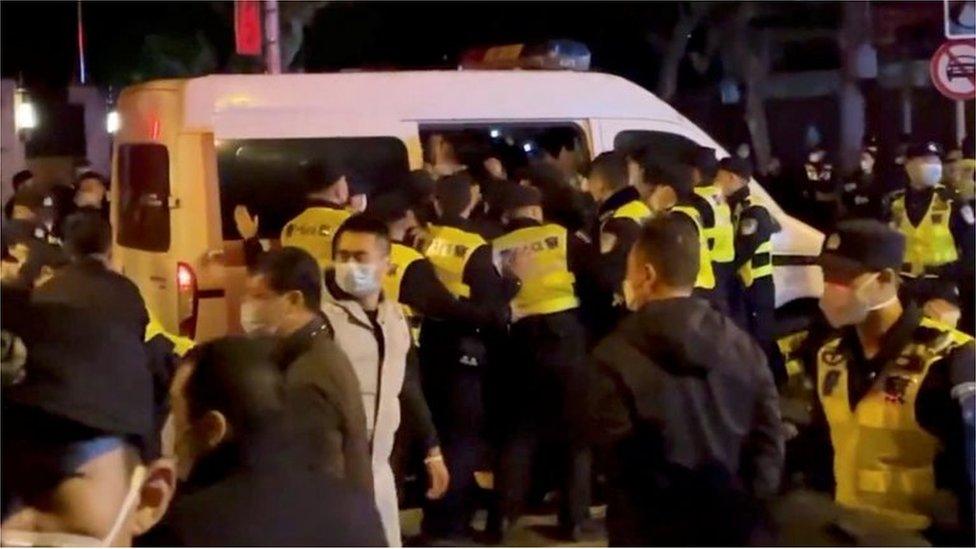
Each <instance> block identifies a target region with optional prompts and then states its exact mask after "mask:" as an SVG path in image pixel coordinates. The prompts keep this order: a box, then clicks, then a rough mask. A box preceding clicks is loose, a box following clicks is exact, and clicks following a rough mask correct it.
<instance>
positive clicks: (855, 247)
mask: <svg viewBox="0 0 976 549" xmlns="http://www.w3.org/2000/svg"><path fill="white" fill-rule="evenodd" d="M904 257H905V236H904V235H902V234H901V233H900V232H898V231H896V230H895V229H892V228H891V227H889V226H887V225H885V224H884V223H881V222H880V221H875V220H873V219H853V220H850V221H842V222H840V223H838V224H837V229H836V230H835V231H834V232H833V233H832V234H830V235H828V236H827V238H826V239H825V240H824V247H823V252H822V253H821V254H820V260H819V263H820V264H821V265H822V266H824V267H827V268H830V269H833V270H839V271H842V272H844V273H846V274H849V275H852V276H853V275H857V274H860V273H865V272H878V271H883V270H885V269H896V270H897V269H900V268H901V265H902V262H903V261H904Z"/></svg>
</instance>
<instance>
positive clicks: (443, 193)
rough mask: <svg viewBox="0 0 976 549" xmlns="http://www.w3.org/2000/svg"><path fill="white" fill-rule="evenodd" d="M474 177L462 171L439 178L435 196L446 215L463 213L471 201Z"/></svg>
mask: <svg viewBox="0 0 976 549" xmlns="http://www.w3.org/2000/svg"><path fill="white" fill-rule="evenodd" d="M474 186H475V182H474V179H473V178H472V177H471V174H469V173H467V172H460V173H456V174H454V175H449V176H447V177H442V178H441V179H438V180H437V188H436V189H435V191H434V193H435V197H436V199H437V203H438V204H440V207H441V212H442V214H443V215H446V216H457V215H461V213H462V212H464V210H465V209H466V208H467V207H468V205H469V204H470V203H471V196H472V194H471V193H472V190H473V188H474Z"/></svg>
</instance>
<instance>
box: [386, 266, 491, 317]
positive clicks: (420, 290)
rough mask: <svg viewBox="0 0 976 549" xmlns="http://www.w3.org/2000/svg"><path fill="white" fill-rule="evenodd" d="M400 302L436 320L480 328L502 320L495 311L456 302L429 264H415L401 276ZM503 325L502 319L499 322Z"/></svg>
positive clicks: (460, 301) (468, 302) (463, 301)
mask: <svg viewBox="0 0 976 549" xmlns="http://www.w3.org/2000/svg"><path fill="white" fill-rule="evenodd" d="M400 302H401V303H403V304H404V305H407V306H409V307H411V308H412V309H414V310H416V311H417V312H418V313H420V314H422V315H424V316H426V317H429V318H436V319H439V320H457V321H460V322H464V323H468V324H473V325H478V326H483V325H486V324H491V323H494V322H498V319H499V318H502V317H504V315H503V314H502V311H499V310H498V309H497V308H495V307H485V306H480V305H478V304H477V303H476V302H471V301H466V300H461V299H457V298H455V297H454V295H452V294H451V292H450V291H448V289H447V288H446V287H444V284H443V283H442V282H441V281H440V279H439V278H437V274H436V273H435V272H434V267H433V266H432V265H431V264H430V261H428V260H426V259H424V260H421V261H414V262H413V263H411V264H410V266H409V267H407V270H406V272H405V273H403V281H402V282H401V283H400ZM501 322H502V323H504V319H503V320H502V321H501Z"/></svg>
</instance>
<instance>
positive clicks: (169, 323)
mask: <svg viewBox="0 0 976 549" xmlns="http://www.w3.org/2000/svg"><path fill="white" fill-rule="evenodd" d="M119 113H120V116H121V119H122V128H121V130H120V132H119V134H118V135H117V143H116V153H117V152H118V145H120V144H125V143H134V142H141V141H148V142H159V143H162V144H165V145H166V146H167V148H168V150H169V151H170V162H171V168H170V172H171V174H170V188H171V194H172V197H173V199H174V204H173V205H174V208H173V209H172V210H171V224H172V227H171V233H172V241H171V245H170V248H169V250H168V251H167V252H164V253H156V252H145V251H141V250H136V249H131V248H121V249H119V252H118V253H119V257H118V260H119V262H120V263H121V264H122V265H123V267H124V269H125V272H126V274H127V275H128V276H130V277H132V278H133V280H135V281H136V283H137V284H139V287H140V289H142V290H143V293H144V296H145V297H146V301H147V306H149V307H150V308H151V309H152V311H153V313H154V314H155V315H156V316H158V317H159V319H160V321H161V322H162V323H163V324H164V326H166V328H167V329H169V330H176V329H177V324H178V318H177V316H178V314H177V306H176V303H177V299H176V295H175V290H176V289H175V280H176V279H175V276H176V264H177V263H178V262H183V263H186V264H187V265H189V266H190V267H191V268H192V269H193V270H194V272H195V274H196V276H197V283H198V287H199V290H200V294H201V298H200V300H199V308H198V322H197V333H196V336H197V339H207V338H210V337H216V336H219V335H222V334H225V333H228V332H236V331H239V330H240V326H239V303H240V299H241V296H242V295H243V289H244V275H245V269H244V266H243V262H242V253H241V246H240V241H239V240H224V237H223V231H222V222H223V221H222V219H221V215H222V214H221V212H222V209H221V196H220V195H221V189H220V181H219V174H218V169H217V156H218V153H217V150H218V147H219V146H220V143H221V142H222V141H223V140H244V139H248V140H249V139H255V140H260V139H269V140H270V139H293V138H294V139H302V138H306V139H317V138H353V137H396V138H398V139H399V140H400V141H402V142H403V144H404V145H405V147H406V150H407V156H408V161H409V165H410V168H411V169H417V168H420V167H422V165H423V151H422V144H421V143H420V128H421V127H422V126H428V127H429V126H438V125H443V126H446V127H463V126H465V125H466V124H467V125H481V126H483V125H486V124H491V123H498V124H506V125H519V124H526V125H533V124H550V123H555V124H564V123H573V124H576V125H577V126H579V127H580V128H581V130H582V133H583V135H584V136H585V138H586V140H587V142H588V144H589V151H590V154H591V155H592V156H595V155H597V154H600V153H601V152H604V151H607V150H611V149H613V148H614V140H615V139H616V137H617V136H618V134H620V132H623V131H627V130H648V131H653V132H664V133H669V134H674V135H678V136H681V137H684V138H686V139H688V140H691V141H693V142H695V143H698V144H701V145H706V146H710V147H714V148H715V149H716V150H717V151H719V156H726V155H727V154H728V153H727V152H726V151H724V150H723V149H722V148H721V147H720V146H718V144H717V143H715V142H714V140H712V139H711V138H710V137H709V136H708V135H707V134H705V133H704V132H703V131H702V130H701V129H699V128H698V127H696V126H695V125H694V124H693V123H691V122H690V121H688V120H687V119H686V118H685V117H683V116H682V115H681V114H680V113H678V112H677V111H676V110H674V109H673V108H672V107H671V106H670V105H668V104H667V103H665V102H663V101H661V100H659V99H658V98H657V97H655V96H654V95H653V94H651V93H649V92H648V91H646V90H644V89H643V88H641V87H639V86H637V85H636V84H633V83H631V82H629V81H627V80H624V79H623V78H620V77H616V76H612V75H607V74H600V73H578V72H545V71H429V72H395V73H382V72H381V73H341V74H287V75H213V76H206V77H202V78H193V79H188V80H163V81H157V82H150V83H146V84H142V85H139V86H133V87H130V88H127V89H126V90H125V91H123V93H122V95H121V96H120V99H119ZM117 164H118V154H115V160H114V162H113V181H118V174H117V168H118V166H117ZM751 186H752V190H753V193H754V194H755V195H756V196H757V197H758V198H759V199H760V200H761V201H763V202H764V203H765V204H766V205H767V206H768V207H769V208H770V211H771V212H772V213H773V215H774V217H775V218H776V219H777V221H778V222H779V223H780V225H781V226H782V227H783V230H782V231H781V232H780V233H778V234H777V235H775V236H774V238H773V246H774V254H775V255H776V256H782V257H783V258H786V257H787V256H789V257H793V256H802V257H801V258H800V259H801V260H800V261H788V262H785V263H786V264H783V263H782V262H781V263H780V264H777V268H776V269H775V271H774V276H775V277H776V283H777V296H776V297H777V299H776V301H777V304H778V305H780V304H784V303H788V302H789V301H792V300H795V299H799V298H803V297H817V296H819V294H820V293H821V291H822V278H821V275H820V273H819V270H818V269H816V268H815V267H813V266H811V265H810V263H811V262H810V261H809V260H810V259H811V258H812V257H815V256H816V255H817V254H819V252H820V246H821V243H822V241H823V235H821V234H820V233H819V232H817V231H816V230H814V229H812V228H810V227H808V226H806V225H804V224H803V223H801V222H799V221H797V220H796V219H793V218H792V217H790V216H788V215H786V214H785V213H784V212H783V211H782V209H781V208H780V207H779V206H778V205H777V204H776V203H775V202H773V201H772V200H771V199H770V197H769V195H768V194H767V193H766V192H765V190H763V189H762V188H761V187H760V186H759V185H757V184H756V183H755V181H753V182H752V183H751ZM115 187H116V186H115V185H113V189H114V188H115ZM114 198H115V196H114V195H113V225H114V224H115V221H116V219H117V215H118V212H117V211H115V210H117V208H116V205H117V201H115V200H114ZM225 213H226V212H225ZM804 258H805V259H804ZM794 259H795V257H794ZM775 260H776V258H775V257H774V261H775Z"/></svg>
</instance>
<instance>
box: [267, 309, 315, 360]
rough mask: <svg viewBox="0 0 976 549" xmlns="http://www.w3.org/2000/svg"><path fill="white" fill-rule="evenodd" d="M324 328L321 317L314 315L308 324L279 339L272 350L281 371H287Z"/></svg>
mask: <svg viewBox="0 0 976 549" xmlns="http://www.w3.org/2000/svg"><path fill="white" fill-rule="evenodd" d="M324 327H325V321H324V320H322V317H321V316H319V315H316V316H315V318H314V319H312V320H311V321H310V322H309V323H308V324H306V325H305V326H303V327H301V328H299V329H298V330H297V331H295V332H294V333H292V334H291V335H289V336H287V337H285V338H283V339H281V340H280V341H279V343H278V345H277V346H276V347H275V350H274V354H273V356H274V359H275V362H276V363H277V364H279V365H280V366H281V368H283V369H287V368H288V366H289V365H291V363H292V362H295V360H297V359H298V357H300V356H301V355H302V354H304V353H305V351H307V350H308V349H309V348H310V347H311V346H312V339H313V338H314V337H315V336H316V335H317V334H319V333H320V332H321V331H322V329H323V328H324Z"/></svg>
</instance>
